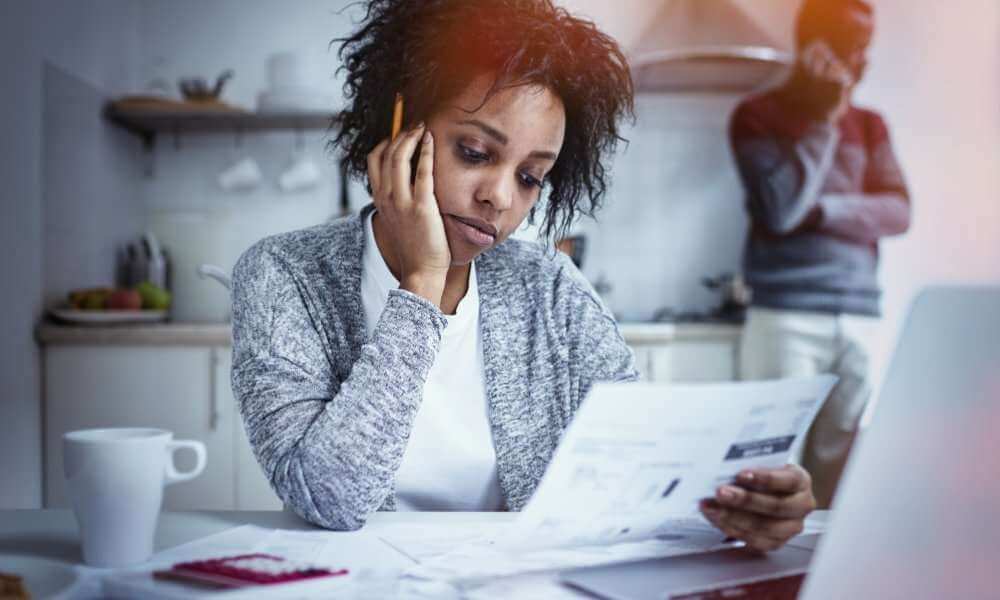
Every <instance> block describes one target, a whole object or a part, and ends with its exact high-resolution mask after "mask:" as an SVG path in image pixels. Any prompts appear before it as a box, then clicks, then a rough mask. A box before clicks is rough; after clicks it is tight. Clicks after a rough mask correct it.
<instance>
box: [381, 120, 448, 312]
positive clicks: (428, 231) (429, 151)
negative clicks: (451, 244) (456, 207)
mask: <svg viewBox="0 0 1000 600" xmlns="http://www.w3.org/2000/svg"><path fill="white" fill-rule="evenodd" d="M418 147H419V152H420V157H419V160H418V163H417V175H416V180H415V181H414V183H413V184H412V185H411V183H410V181H411V173H410V171H411V169H410V160H411V158H412V157H413V154H414V152H416V151H417V148H418ZM368 180H369V182H370V183H371V187H372V195H373V197H374V200H375V208H376V210H377V211H378V219H379V221H381V224H380V229H382V231H387V232H389V236H390V237H391V239H392V242H391V246H392V251H394V252H395V257H393V258H395V261H394V263H395V265H396V266H397V268H398V269H399V283H400V288H401V289H405V290H408V291H410V292H413V293H415V294H417V295H420V296H423V297H424V298H427V299H428V300H430V301H431V302H433V303H434V304H435V305H436V306H440V305H441V295H442V293H443V292H444V284H445V278H446V276H447V274H448V269H449V268H450V267H451V250H450V249H449V248H448V238H447V237H446V236H445V230H444V221H443V220H442V218H441V211H440V209H439V208H438V203H437V198H436V197H435V196H434V138H433V136H432V135H431V133H430V132H429V131H426V128H425V126H424V124H423V123H421V124H419V125H417V126H416V127H414V128H413V129H410V130H409V131H406V132H404V133H403V134H401V135H399V136H397V137H396V139H395V141H390V140H389V139H385V140H383V141H382V142H381V143H380V144H379V145H378V146H376V147H375V149H374V150H372V151H371V152H370V153H369V154H368ZM387 262H388V261H387Z"/></svg>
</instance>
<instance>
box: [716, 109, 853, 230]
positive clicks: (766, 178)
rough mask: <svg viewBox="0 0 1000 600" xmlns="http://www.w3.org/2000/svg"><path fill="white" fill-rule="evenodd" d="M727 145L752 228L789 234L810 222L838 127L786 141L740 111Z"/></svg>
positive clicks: (814, 129) (823, 126) (815, 128)
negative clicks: (737, 172)
mask: <svg viewBox="0 0 1000 600" xmlns="http://www.w3.org/2000/svg"><path fill="white" fill-rule="evenodd" d="M730 141H731V144H732V148H733V155H734V158H735V160H736V166H737V168H738V169H739V172H740V177H741V179H742V181H743V185H744V188H745V189H746V194H747V206H748V209H749V211H750V216H751V218H752V219H753V220H754V222H755V223H756V224H759V225H762V226H763V227H764V228H765V229H767V230H768V231H770V232H771V233H773V234H776V235H787V234H789V233H792V232H793V231H795V230H797V229H799V228H800V227H802V226H803V225H804V224H805V223H806V222H807V221H811V220H812V218H811V217H813V216H814V215H815V213H816V211H817V210H818V209H817V205H818V202H819V197H820V190H821V189H822V187H823V183H824V182H825V181H826V178H827V175H828V174H829V172H830V168H831V166H832V165H833V158H834V153H835V151H836V148H837V144H838V143H839V141H840V133H839V131H838V130H837V129H836V127H834V126H833V125H831V124H829V123H819V122H817V123H814V124H812V125H810V126H809V128H808V129H807V130H806V131H805V132H804V134H803V135H802V136H801V137H800V138H798V139H797V140H790V139H786V138H785V137H783V136H781V135H779V134H778V133H777V132H775V131H772V130H771V129H770V128H769V127H768V126H767V125H766V124H765V123H763V122H762V121H761V119H760V118H759V117H758V116H757V115H755V114H752V111H751V110H749V109H747V108H746V107H745V106H744V107H741V108H740V109H739V110H737V112H736V114H735V115H734V117H733V121H732V124H731V126H730Z"/></svg>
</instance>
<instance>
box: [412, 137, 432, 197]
mask: <svg viewBox="0 0 1000 600" xmlns="http://www.w3.org/2000/svg"><path fill="white" fill-rule="evenodd" d="M413 191H414V194H415V198H414V201H415V202H416V203H418V204H420V203H424V202H432V203H436V202H435V199H434V136H433V135H431V132H430V130H429V129H428V130H426V131H424V134H423V136H422V137H421V138H420V158H419V159H418V160H417V179H416V181H415V182H414V187H413Z"/></svg>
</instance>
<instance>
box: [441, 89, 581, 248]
mask: <svg viewBox="0 0 1000 600" xmlns="http://www.w3.org/2000/svg"><path fill="white" fill-rule="evenodd" d="M491 84H492V78H489V77H486V76H482V77H479V78H477V79H475V80H474V81H473V82H472V83H471V84H470V85H469V86H468V87H467V88H466V89H465V91H463V92H462V93H461V94H459V96H458V97H457V98H455V99H454V100H453V101H452V102H450V103H448V104H447V105H446V106H445V107H444V108H443V109H442V110H440V111H438V112H437V113H435V114H434V115H433V116H432V117H431V118H429V119H428V120H427V127H428V129H430V131H431V133H432V134H433V135H434V193H435V195H436V196H437V202H438V207H439V208H440V210H441V217H442V218H443V220H444V228H445V233H446V234H447V236H448V245H449V247H450V249H451V258H452V264H453V265H465V264H468V263H470V262H472V261H473V259H475V258H476V257H477V256H478V255H479V254H481V253H482V252H484V251H485V250H487V249H489V248H491V247H493V246H496V245H497V244H499V243H500V242H502V241H504V240H505V239H507V237H508V236H510V234H511V233H513V232H514V231H515V230H516V229H517V228H518V227H520V225H521V223H522V222H523V221H524V219H525V217H527V215H528V212H529V211H530V210H531V208H532V207H533V206H534V205H535V203H536V202H537V201H538V198H539V195H540V193H541V183H542V181H544V180H545V177H546V175H547V174H548V172H549V171H550V170H551V169H552V166H553V165H554V164H555V161H556V157H557V156H558V154H559V150H560V148H561V147H562V143H563V134H564V131H565V126H566V114H565V110H564V109H563V104H562V101H561V100H560V99H559V98H558V97H557V96H556V95H555V94H554V93H553V92H552V91H551V90H549V89H548V88H543V87H538V86H518V87H512V88H507V89H503V90H501V91H499V92H497V93H495V94H494V95H493V96H492V97H490V99H489V101H487V102H486V103H485V104H483V98H484V97H485V95H486V92H487V90H488V89H489V87H490V85H491ZM480 105H482V106H480ZM477 107H479V109H478V110H475V109H476V108H477ZM473 110H475V112H471V111H473Z"/></svg>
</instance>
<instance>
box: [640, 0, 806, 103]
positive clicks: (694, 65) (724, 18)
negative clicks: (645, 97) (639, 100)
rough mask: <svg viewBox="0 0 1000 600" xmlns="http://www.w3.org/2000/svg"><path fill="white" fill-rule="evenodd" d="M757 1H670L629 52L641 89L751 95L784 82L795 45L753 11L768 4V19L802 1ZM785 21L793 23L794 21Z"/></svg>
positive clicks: (644, 90) (642, 91)
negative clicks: (774, 31) (781, 81)
mask: <svg viewBox="0 0 1000 600" xmlns="http://www.w3.org/2000/svg"><path fill="white" fill-rule="evenodd" d="M775 1H777V2H779V3H780V4H775ZM746 4H751V3H749V2H748V3H746ZM753 4H756V6H748V7H747V8H743V7H741V5H740V4H738V3H736V2H734V1H733V0H666V2H664V5H663V9H662V10H660V12H659V13H658V14H657V15H656V17H655V18H654V20H653V22H652V23H651V24H650V26H649V27H648V28H647V29H646V30H645V31H644V32H643V33H642V35H641V36H640V38H639V42H638V43H637V44H636V46H635V48H634V49H633V50H632V52H631V53H630V57H629V61H630V63H631V67H632V75H633V78H634V80H635V83H636V91H638V92H639V93H677V92H716V93H747V92H752V91H754V90H758V89H762V88H764V87H767V86H769V85H773V84H774V83H777V82H779V81H780V80H781V79H782V78H783V77H785V76H786V75H787V73H788V70H789V68H790V65H791V64H792V61H793V55H792V53H791V48H790V45H791V44H790V43H789V42H788V41H787V40H786V41H781V40H779V39H778V37H779V36H776V35H774V33H773V29H774V28H773V27H771V28H767V27H764V26H762V22H763V21H762V20H761V15H756V17H757V18H756V19H755V18H754V17H752V16H751V15H750V14H748V11H750V10H757V9H758V8H764V10H763V11H762V13H761V14H763V15H764V17H765V20H766V17H767V16H768V15H774V14H779V15H781V16H783V17H787V16H788V15H791V14H793V13H794V10H795V8H796V6H797V2H794V1H792V0H753ZM765 7H766V8H765ZM775 8H777V9H778V12H777V13H776V11H775V10H774V9H775ZM784 20H785V21H787V23H783V24H784V25H788V26H790V24H791V19H787V18H786V19H784ZM766 29H771V30H772V32H768V31H766ZM788 37H789V38H790V36H788Z"/></svg>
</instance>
